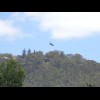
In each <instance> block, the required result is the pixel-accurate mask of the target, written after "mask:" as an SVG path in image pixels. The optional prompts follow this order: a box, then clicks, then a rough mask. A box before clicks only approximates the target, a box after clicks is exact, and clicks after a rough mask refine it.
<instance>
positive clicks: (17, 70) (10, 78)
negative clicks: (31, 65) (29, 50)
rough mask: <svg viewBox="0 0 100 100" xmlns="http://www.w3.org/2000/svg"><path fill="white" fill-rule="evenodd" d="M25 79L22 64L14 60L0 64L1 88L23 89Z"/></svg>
mask: <svg viewBox="0 0 100 100" xmlns="http://www.w3.org/2000/svg"><path fill="white" fill-rule="evenodd" d="M24 77H25V75H24V71H23V69H22V67H21V64H20V63H18V62H16V61H15V60H14V59H9V60H8V61H6V62H2V63H1V64H0V87H22V85H23V81H24Z"/></svg>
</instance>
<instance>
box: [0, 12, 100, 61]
mask: <svg viewBox="0 0 100 100" xmlns="http://www.w3.org/2000/svg"><path fill="white" fill-rule="evenodd" d="M49 42H52V43H53V44H54V45H55V46H54V47H51V46H50V45H49ZM99 43H100V12H0V53H12V54H14V55H20V54H22V50H23V49H24V48H26V50H28V49H29V48H30V49H31V50H32V51H34V49H35V50H37V51H39V50H40V51H43V52H48V51H51V50H59V51H64V52H65V53H66V54H70V53H72V54H75V53H79V54H81V55H82V56H83V57H84V58H86V59H90V60H95V61H97V62H100V46H99Z"/></svg>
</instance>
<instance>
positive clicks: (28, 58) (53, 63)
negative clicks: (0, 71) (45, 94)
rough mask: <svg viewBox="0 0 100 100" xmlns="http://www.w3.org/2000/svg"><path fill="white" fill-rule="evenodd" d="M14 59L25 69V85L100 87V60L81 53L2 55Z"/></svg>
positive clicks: (0, 58)
mask: <svg viewBox="0 0 100 100" xmlns="http://www.w3.org/2000/svg"><path fill="white" fill-rule="evenodd" d="M10 58H14V59H16V60H17V61H19V62H20V63H21V64H22V66H23V69H24V71H25V75H26V77H25V81H24V85H23V86H24V87H25V86H29V87H80V86H82V87H83V86H86V84H93V85H95V86H100V79H99V77H100V63H98V62H96V61H94V60H87V59H86V58H83V56H82V55H80V54H65V53H64V52H63V51H58V50H55V51H50V52H48V53H46V54H44V53H43V52H42V51H34V52H31V50H28V52H27V53H26V52H25V51H23V53H22V55H18V56H13V55H12V54H0V62H2V61H5V60H7V59H10Z"/></svg>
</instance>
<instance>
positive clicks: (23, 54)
mask: <svg viewBox="0 0 100 100" xmlns="http://www.w3.org/2000/svg"><path fill="white" fill-rule="evenodd" d="M25 55H26V50H25V49H24V50H23V52H22V56H23V57H24V56H25Z"/></svg>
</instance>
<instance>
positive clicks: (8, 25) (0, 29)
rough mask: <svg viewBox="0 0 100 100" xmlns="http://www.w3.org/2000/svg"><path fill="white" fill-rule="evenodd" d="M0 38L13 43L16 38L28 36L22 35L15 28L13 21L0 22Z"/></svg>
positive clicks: (20, 31)
mask: <svg viewBox="0 0 100 100" xmlns="http://www.w3.org/2000/svg"><path fill="white" fill-rule="evenodd" d="M0 37H5V38H6V39H8V40H9V41H13V40H15V39H17V38H24V37H30V35H28V34H25V33H23V32H22V30H21V29H20V28H18V27H15V26H14V23H13V21H11V20H0Z"/></svg>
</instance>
